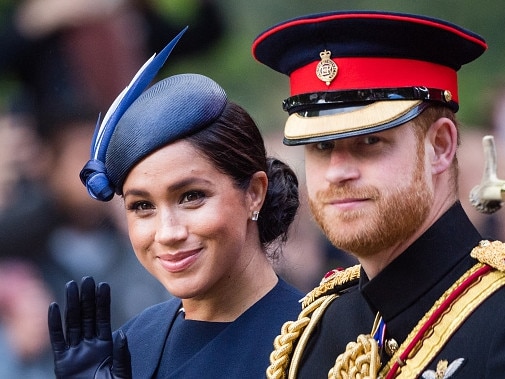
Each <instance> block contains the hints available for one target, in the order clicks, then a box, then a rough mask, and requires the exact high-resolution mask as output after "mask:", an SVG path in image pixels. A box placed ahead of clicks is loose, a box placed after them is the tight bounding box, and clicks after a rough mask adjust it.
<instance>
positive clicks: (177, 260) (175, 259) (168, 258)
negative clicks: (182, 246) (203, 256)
mask: <svg viewBox="0 0 505 379" xmlns="http://www.w3.org/2000/svg"><path fill="white" fill-rule="evenodd" d="M200 251H201V250H200V249H197V250H191V251H184V252H178V253H176V254H164V255H159V256H158V260H159V262H160V264H161V266H162V267H163V268H164V269H165V270H167V271H169V272H181V271H184V270H186V269H187V268H188V267H189V266H191V265H192V264H193V262H195V261H196V260H197V259H198V257H199V255H200Z"/></svg>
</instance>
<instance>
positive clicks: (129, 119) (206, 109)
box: [80, 27, 227, 201]
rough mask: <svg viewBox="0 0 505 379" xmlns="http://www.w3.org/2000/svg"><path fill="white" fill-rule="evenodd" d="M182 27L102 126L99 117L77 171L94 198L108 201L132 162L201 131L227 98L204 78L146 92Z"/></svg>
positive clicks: (174, 79) (177, 80) (169, 81)
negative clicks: (88, 151)
mask: <svg viewBox="0 0 505 379" xmlns="http://www.w3.org/2000/svg"><path fill="white" fill-rule="evenodd" d="M186 29H187V27H186V28H185V29H184V30H182V31H181V32H180V33H179V34H178V35H177V36H176V37H175V38H174V39H173V40H172V41H170V43H169V44H168V45H167V46H166V47H165V48H164V49H163V50H162V51H161V52H160V53H159V54H158V55H153V56H152V57H151V58H150V59H149V60H148V61H147V62H146V63H145V64H144V65H143V66H142V68H141V69H140V70H139V71H138V72H137V74H136V75H135V77H134V78H133V80H132V81H131V83H130V84H129V85H128V87H126V89H125V90H124V91H123V92H122V93H121V94H120V95H119V96H118V97H117V99H116V100H115V101H114V103H113V104H112V105H111V107H110V108H109V110H108V111H107V113H106V115H105V117H104V119H103V121H102V123H101V124H100V122H99V121H100V118H99V120H98V122H97V127H96V130H95V135H94V136H93V140H92V143H91V159H90V160H89V161H88V162H87V163H86V165H85V166H84V168H83V169H82V170H81V173H80V178H81V181H82V182H83V184H84V185H85V186H86V188H87V190H88V193H89V195H90V196H91V197H92V198H94V199H97V200H100V201H109V200H111V199H112V198H113V197H114V194H115V193H117V194H121V192H122V186H123V182H124V180H125V178H126V176H127V174H128V172H129V171H130V170H131V168H132V167H133V166H134V165H135V164H137V163H138V162H140V161H141V160H142V159H143V158H145V157H146V156H148V155H149V154H151V153H152V152H154V151H155V150H158V149H160V148H161V147H163V146H165V145H167V144H169V143H171V142H173V141H176V140H178V139H180V138H184V137H185V136H188V135H190V134H194V133H196V132H198V131H200V130H201V129H203V128H205V127H206V126H208V125H210V124H211V123H212V122H214V121H215V120H216V119H217V118H219V116H220V115H221V113H222V111H223V109H224V107H225V105H226V103H227V97H226V94H225V92H224V90H223V89H222V88H221V87H220V86H219V85H218V84H217V83H216V82H214V81H213V80H211V79H209V78H207V77H205V76H203V75H198V74H181V75H174V76H170V77H168V78H165V79H163V80H161V81H159V82H158V83H156V84H154V85H153V86H152V87H150V88H149V89H148V90H146V91H145V92H144V89H145V88H146V87H147V86H148V85H149V84H150V82H151V81H152V79H153V78H154V77H155V76H156V74H157V72H158V71H159V70H160V68H161V67H162V66H163V64H164V63H165V61H166V59H167V58H168V56H169V55H170V53H171V51H172V50H173V48H174V46H175V45H176V44H177V42H178V40H179V39H180V38H181V36H182V34H184V32H185V31H186Z"/></svg>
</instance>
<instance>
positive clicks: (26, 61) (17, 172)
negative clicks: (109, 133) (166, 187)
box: [0, 0, 505, 379]
mask: <svg viewBox="0 0 505 379" xmlns="http://www.w3.org/2000/svg"><path fill="white" fill-rule="evenodd" d="M248 3H253V4H254V2H248ZM181 4H182V5H181ZM224 4H225V2H224V1H213V0H191V1H189V0H185V1H173V2H170V1H169V0H165V1H149V0H72V1H69V0H24V1H21V0H18V1H6V0H4V1H2V2H0V7H1V8H0V9H1V11H2V15H1V17H0V20H1V25H0V81H1V84H0V88H1V91H0V100H1V102H0V106H1V108H0V355H1V356H2V360H1V361H0V378H25V379H31V378H37V379H44V378H52V377H54V374H53V371H52V353H51V351H50V348H49V341H48V334H47V329H46V316H47V307H48V305H49V303H50V302H51V301H58V302H59V303H60V304H64V302H65V301H64V299H62V298H61V297H62V296H63V294H64V285H65V283H66V282H67V281H69V280H76V281H80V279H81V278H82V277H83V276H85V275H91V276H93V277H94V278H95V280H96V281H97V282H100V281H107V282H109V283H110V285H111V288H112V315H113V327H118V326H120V325H121V324H122V323H123V322H125V321H126V320H127V319H128V318H130V317H132V316H133V315H135V314H136V313H138V312H139V311H140V310H142V309H144V308H145V307H146V306H148V305H151V304H154V303H157V302H160V301H163V300H165V299H167V298H168V297H169V296H170V295H169V294H168V293H167V292H166V290H165V289H164V288H162V287H161V285H160V284H159V283H158V282H157V281H156V280H155V279H154V278H152V277H151V276H150V275H149V274H148V273H147V271H145V270H144V269H143V268H142V267H141V266H140V264H139V263H138V261H137V259H136V258H135V255H134V253H133V251H132V249H131V246H130V243H129V240H128V237H127V234H126V231H125V225H124V224H123V221H120V220H122V219H123V217H119V216H120V215H121V212H123V209H122V204H121V200H120V199H116V200H114V201H112V202H110V203H101V202H98V201H95V200H92V199H91V198H89V196H88V194H87V193H86V190H85V187H84V186H83V185H82V183H81V182H80V180H79V176H78V174H79V171H80V170H81V168H82V166H83V165H84V164H85V163H86V161H87V160H88V159H89V144H90V140H91V137H92V134H93V130H94V127H95V123H96V121H97V118H98V114H99V113H100V112H102V114H103V113H104V112H106V110H107V109H108V107H109V106H110V104H111V103H112V101H113V100H114V98H115V97H116V96H117V95H118V94H119V92H120V91H121V90H122V89H123V88H124V87H125V86H126V85H127V84H128V83H129V81H130V80H131V78H132V76H133V75H134V73H135V72H136V71H137V70H138V68H139V67H140V66H141V65H142V64H143V62H144V61H145V60H146V59H147V58H148V57H149V56H151V55H152V54H153V53H154V52H157V51H159V50H161V48H162V47H163V46H164V45H165V44H166V43H167V41H169V40H170V39H171V38H172V37H173V36H174V35H175V34H176V33H177V32H179V31H180V30H181V29H182V27H183V26H185V25H190V28H189V30H188V32H187V33H186V34H185V35H184V37H183V40H182V41H181V43H179V44H178V46H177V48H176V50H175V51H174V53H173V54H172V56H171V57H170V61H171V64H170V65H169V69H170V67H176V68H174V71H175V70H178V71H179V72H182V71H187V70H184V69H179V67H177V61H178V60H180V61H181V62H183V63H182V65H183V66H184V65H187V67H188V69H190V68H194V67H196V66H195V65H191V64H188V63H187V61H186V59H188V57H191V58H192V59H194V60H195V61H198V62H200V63H201V64H202V66H205V59H209V60H210V59H212V58H211V55H212V53H211V52H212V51H213V50H217V51H219V52H220V53H221V54H223V52H222V50H223V49H222V47H220V46H221V45H220V43H221V41H222V40H223V39H225V38H227V36H229V35H231V34H233V33H235V28H239V27H240V26H241V25H239V23H237V22H236V20H235V19H233V18H230V17H229V16H230V13H229V12H227V10H226V9H225V6H224ZM170 5H173V6H172V7H171V6H170ZM251 6H252V5H251ZM316 6H317V5H315V7H316ZM304 11H305V10H304ZM321 11H322V9H321ZM300 14H301V13H300ZM285 16H286V15H285V14H282V15H280V18H279V20H280V19H284V18H285ZM245 17H247V16H245ZM266 22H267V21H266ZM268 23H270V20H269V21H268ZM244 27H246V25H244ZM256 30H257V31H260V30H263V27H262V25H261V24H258V27H257V29H256ZM250 37H251V40H250V41H249V40H248V41H242V42H243V44H242V45H241V46H240V49H243V50H244V51H245V54H246V55H247V54H249V49H250V42H251V41H252V38H253V37H254V35H251V36H250ZM205 54H209V55H207V56H206V55H205ZM247 56H249V55H247ZM248 59H251V60H252V58H250V57H249V58H248ZM202 62H203V63H202ZM235 63H236V64H234V65H232V66H230V67H229V68H228V67H227V68H226V69H223V70H222V71H221V72H220V73H219V74H218V76H219V75H222V76H223V77H224V76H227V75H236V76H239V75H237V72H238V73H240V70H241V69H240V67H241V66H240V65H241V62H235ZM248 64H253V65H254V63H251V62H249V63H248ZM184 67H186V66H184ZM199 67H200V66H199ZM258 67H259V65H258ZM233 70H236V71H233ZM202 73H204V74H208V73H207V72H202ZM165 74H166V72H165ZM211 76H214V75H211ZM215 79H216V80H217V81H218V82H221V78H219V77H215ZM268 85H269V82H268V80H267V79H266V80H265V81H264V83H263V84H262V86H263V87H264V88H267V90H268ZM230 86H231V87H233V88H232V89H231V91H230V92H231V93H232V94H233V93H242V92H243V93H244V94H245V93H247V92H248V83H247V81H246V80H242V81H240V80H236V81H234V84H233V85H230ZM224 87H225V89H227V87H226V85H224ZM504 88H505V87H504ZM240 91H242V92H240ZM272 91H273V89H272ZM230 97H231V98H232V99H233V100H235V101H237V102H238V103H240V104H241V105H243V106H244V107H245V108H246V109H249V110H251V111H252V114H253V116H254V115H255V114H256V113H258V112H257V111H256V110H254V109H250V107H249V106H248V103H247V95H244V96H234V95H230ZM236 97H238V98H236ZM280 100H281V97H280V96H279V98H278V101H277V103H278V104H280ZM253 108H254V106H253ZM278 108H279V115H280V116H279V118H281V117H282V116H283V115H282V113H281V112H282V111H280V105H279V106H278ZM491 114H492V117H490V118H489V120H486V121H487V122H486V125H482V127H476V128H470V129H468V130H467V131H465V132H464V134H463V138H462V143H463V144H462V148H461V151H460V153H459V162H460V166H461V170H462V172H461V176H460V181H461V185H462V186H461V198H462V203H463V206H464V207H465V209H466V210H467V211H468V212H469V214H470V216H471V218H472V219H473V220H474V222H475V223H476V224H477V226H478V228H479V229H480V231H481V232H482V233H483V234H484V235H485V236H488V237H490V238H497V239H502V240H504V239H505V211H501V212H497V213H496V214H495V215H493V216H485V215H481V214H479V213H478V212H477V211H475V210H474V209H472V207H471V206H470V204H469V202H468V200H467V198H468V193H469V191H470V189H471V188H472V187H473V186H475V185H477V184H478V183H479V181H480V178H481V176H482V172H483V166H484V163H483V151H482V144H481V140H482V136H483V135H485V134H493V135H494V136H495V140H496V144H497V146H498V157H499V160H498V168H499V175H498V176H499V177H500V178H505V90H503V91H497V92H496V94H495V96H494V97H493V107H492V112H491ZM257 116H258V119H260V120H261V119H262V117H264V116H261V117H260V115H259V114H258V115H257ZM275 124H277V123H275ZM262 126H263V125H260V127H262ZM281 133H282V124H281V123H279V124H278V125H276V126H275V127H274V128H271V130H268V132H265V140H266V143H267V147H268V149H269V150H270V152H271V153H272V154H273V155H278V156H279V157H282V158H283V159H285V160H286V161H287V162H289V163H290V164H291V165H292V166H294V167H295V169H296V171H297V173H298V175H299V176H300V183H301V189H302V191H301V196H302V204H303V206H302V207H301V210H300V214H299V215H298V218H297V221H296V222H295V225H294V229H293V231H292V234H291V236H292V238H291V239H290V241H289V242H288V244H287V246H286V248H285V249H284V258H283V259H282V260H280V261H279V262H276V267H277V270H278V272H279V274H281V275H282V276H283V277H284V278H286V279H287V280H288V281H290V282H291V283H292V284H294V285H295V286H297V287H299V288H300V289H301V290H302V291H308V290H310V289H311V288H312V287H313V286H314V285H316V284H317V283H318V282H319V278H321V277H322V275H323V274H324V273H325V272H326V271H328V270H329V269H331V268H334V267H338V266H349V265H352V264H354V263H355V261H354V260H353V259H352V258H350V257H349V256H347V255H345V254H343V253H342V252H339V251H337V250H336V249H334V248H333V247H331V245H330V244H329V243H328V242H327V241H326V240H325V239H324V238H323V237H322V234H321V233H320V231H319V230H318V229H317V227H316V226H315V224H314V223H312V221H311V220H310V216H309V210H308V207H307V204H306V201H305V195H304V192H303V189H304V180H303V160H302V154H301V151H300V150H299V149H294V148H286V147H284V146H283V145H282V134H281Z"/></svg>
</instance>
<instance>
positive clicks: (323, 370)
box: [298, 203, 505, 379]
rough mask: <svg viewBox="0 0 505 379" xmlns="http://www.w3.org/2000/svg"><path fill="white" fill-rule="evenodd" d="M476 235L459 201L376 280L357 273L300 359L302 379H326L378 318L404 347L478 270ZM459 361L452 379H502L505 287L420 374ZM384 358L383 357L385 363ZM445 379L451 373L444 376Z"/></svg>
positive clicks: (504, 368) (504, 375) (504, 374)
mask: <svg viewBox="0 0 505 379" xmlns="http://www.w3.org/2000/svg"><path fill="white" fill-rule="evenodd" d="M480 240H481V236H480V235H479V233H478V232H477V230H476V229H475V228H474V226H473V225H472V224H471V222H470V221H469V220H468V218H467V216H466V214H465V213H464V211H463V209H462V207H461V205H460V204H459V203H456V204H455V205H454V206H453V207H452V208H451V209H449V210H448V211H447V212H446V213H445V214H444V215H443V216H442V217H441V218H440V219H439V220H438V221H437V222H436V223H435V224H434V225H432V227H430V228H429V229H428V230H427V231H426V232H425V233H424V234H423V235H422V236H421V237H420V238H419V239H418V240H417V241H415V242H414V243H413V244H412V245H411V246H410V247H409V248H408V249H407V250H405V252H404V253H402V254H401V255H400V256H399V257H398V258H396V259H395V260H394V261H393V262H392V263H391V264H389V265H388V266H387V267H386V268H385V269H384V270H383V271H381V272H380V273H379V274H378V275H377V276H376V277H375V278H373V280H368V278H367V277H366V274H365V273H364V272H363V270H362V271H361V278H360V282H359V286H356V287H354V288H353V289H351V290H350V291H349V292H348V293H345V294H343V295H342V296H341V297H339V298H337V299H336V300H335V301H334V302H333V303H332V304H331V305H330V306H329V308H328V309H327V310H326V312H325V314H324V316H323V318H322V320H321V321H320V323H319V325H318V327H317V329H316V330H315V332H314V334H313V335H312V337H311V339H310V341H309V343H308V345H307V347H306V349H305V351H304V354H303V357H302V362H301V367H300V368H299V375H298V377H299V378H307V379H309V378H310V379H314V378H316V379H317V378H325V379H326V378H327V377H328V371H329V370H330V369H331V368H332V367H333V366H334V364H335V359H336V358H337V356H338V355H339V354H341V353H342V352H344V350H345V346H346V344H347V343H348V342H351V341H356V338H357V336H358V335H359V334H368V333H370V332H371V329H372V325H373V321H374V319H375V315H376V314H377V312H379V313H380V315H381V316H382V317H383V319H384V320H385V322H386V339H394V340H396V341H397V342H398V344H401V343H402V342H403V341H404V340H405V338H406V337H407V335H408V334H409V333H410V332H411V330H412V329H413V328H414V327H415V326H416V324H417V323H418V321H419V320H420V319H421V318H422V317H423V316H424V315H425V314H426V312H428V311H429V310H430V308H431V307H432V305H433V304H434V303H435V302H436V301H437V300H438V299H439V298H440V296H441V295H442V294H443V293H444V292H445V291H446V290H447V289H448V288H450V287H451V285H452V284H453V283H454V282H455V281H457V280H458V278H460V277H461V276H462V275H463V274H464V273H465V272H466V271H467V270H469V269H470V268H471V267H472V266H474V265H475V263H476V260H475V259H473V258H471V257H470V252H471V250H472V249H473V248H474V247H475V246H477V245H478V244H479V241H480ZM459 358H462V359H463V360H462V364H461V365H459V367H458V368H457V369H456V370H455V371H454V372H453V373H452V374H450V376H445V377H451V378H472V379H473V378H489V379H497V378H505V288H504V287H502V288H501V289H499V290H498V291H497V292H495V293H494V294H493V295H491V296H490V297H489V298H488V299H487V300H486V301H485V302H484V303H482V304H481V305H480V306H479V307H478V308H477V309H476V310H475V311H474V312H473V313H472V314H471V315H470V316H469V318H468V319H467V320H466V321H465V322H464V324H463V325H462V326H461V327H460V328H459V329H458V330H457V331H456V332H455V333H454V335H453V336H452V337H451V338H450V340H449V341H447V343H446V345H445V346H444V347H443V348H442V350H441V351H440V352H439V354H438V355H437V356H436V357H435V359H433V360H432V361H431V363H430V364H429V367H427V368H426V369H425V370H424V371H423V376H421V377H425V378H430V377H433V376H430V375H432V374H430V373H428V372H426V370H433V371H434V370H435V369H436V366H437V363H438V362H439V361H441V360H447V362H448V364H449V365H450V364H451V363H452V362H454V361H456V360H458V359H459ZM387 360H389V357H388V356H387V355H386V354H385V353H384V352H383V354H382V364H384V363H386V362H387ZM448 375H449V374H448Z"/></svg>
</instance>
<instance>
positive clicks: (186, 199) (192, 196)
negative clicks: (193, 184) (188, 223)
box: [181, 191, 205, 203]
mask: <svg viewBox="0 0 505 379" xmlns="http://www.w3.org/2000/svg"><path fill="white" fill-rule="evenodd" d="M204 197H205V194H204V193H203V192H201V191H190V192H186V193H185V194H184V196H183V197H182V200H181V203H190V202H194V201H197V200H201V199H203V198H204Z"/></svg>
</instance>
